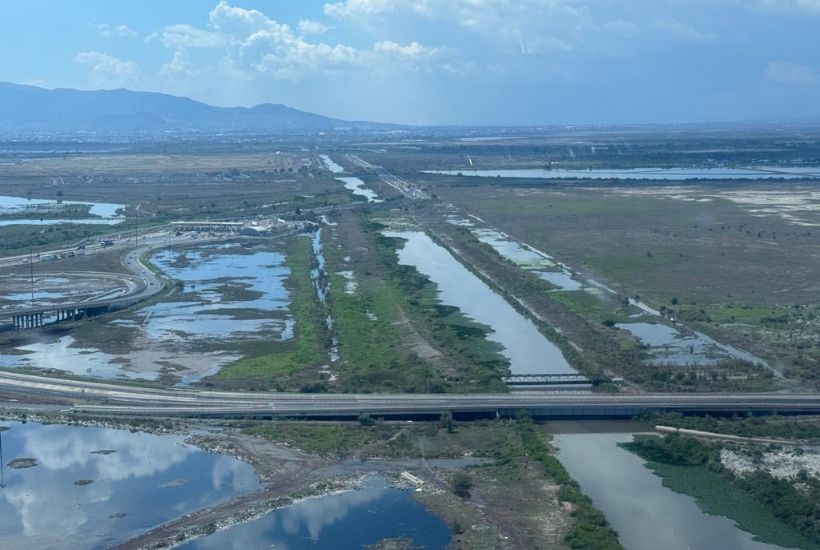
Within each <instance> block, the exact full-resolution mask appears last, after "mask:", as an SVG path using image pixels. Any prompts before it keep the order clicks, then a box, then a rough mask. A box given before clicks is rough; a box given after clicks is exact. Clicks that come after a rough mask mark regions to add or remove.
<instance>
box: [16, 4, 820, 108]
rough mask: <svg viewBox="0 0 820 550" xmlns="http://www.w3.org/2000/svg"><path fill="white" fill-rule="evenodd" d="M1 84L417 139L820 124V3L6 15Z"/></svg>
mask: <svg viewBox="0 0 820 550" xmlns="http://www.w3.org/2000/svg"><path fill="white" fill-rule="evenodd" d="M0 51H2V52H3V53H2V55H0V80H4V81H11V82H18V83H28V84H35V85H40V86H45V87H49V88H54V87H74V88H81V89H98V88H119V87H127V88H131V89H138V90H151V91H161V92H167V93H173V94H177V95H186V96H190V97H193V98H194V99H198V100H201V101H205V102H207V103H211V104H216V105H254V104H257V103H264V102H270V103H285V104H287V105H290V106H293V107H297V108H300V109H305V110H309V111H314V112H318V113H321V114H325V115H330V116H335V117H339V118H345V119H358V120H380V121H393V122H402V123H410V124H416V123H420V124H573V123H574V124H590V123H592V124H594V123H603V124H608V123H647V122H710V121H736V120H760V119H771V118H782V117H789V118H794V117H797V118H799V117H812V118H817V117H820V101H819V100H820V0H329V1H313V0H299V1H290V0H288V1H286V0H267V1H263V0H230V1H225V0H223V1H221V2H220V1H218V0H209V1H206V0H174V1H168V0H163V1H160V0H140V1H124V0H119V1H113V0H82V1H79V0H77V1H74V2H67V1H64V0H50V1H47V0H0Z"/></svg>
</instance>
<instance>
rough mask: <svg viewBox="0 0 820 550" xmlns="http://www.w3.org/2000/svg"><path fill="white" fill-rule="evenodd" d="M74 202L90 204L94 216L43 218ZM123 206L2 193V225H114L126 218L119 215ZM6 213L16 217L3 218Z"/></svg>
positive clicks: (0, 207) (0, 215)
mask: <svg viewBox="0 0 820 550" xmlns="http://www.w3.org/2000/svg"><path fill="white" fill-rule="evenodd" d="M72 204H79V205H85V206H88V207H89V209H88V214H89V216H92V217H89V218H78V219H42V218H43V215H45V214H53V213H54V212H59V211H60V208H62V206H61V205H72ZM123 208H125V205H124V204H112V203H103V202H80V201H62V202H57V201H55V200H48V199H28V198H24V197H10V196H7V195H0V226H4V225H54V224H60V223H77V224H83V225H90V224H103V225H114V224H117V223H120V222H122V221H123V220H124V219H125V218H124V217H122V216H121V215H119V211H120V210H121V209H123ZM20 214H26V216H25V217H21V216H20ZM28 214H30V215H28ZM4 215H14V219H3V216H4Z"/></svg>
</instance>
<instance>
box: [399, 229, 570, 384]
mask: <svg viewBox="0 0 820 550" xmlns="http://www.w3.org/2000/svg"><path fill="white" fill-rule="evenodd" d="M384 234H385V236H388V237H398V238H401V239H406V242H405V243H404V246H402V248H400V249H399V251H398V254H399V261H400V263H402V264H405V265H412V266H413V267H415V268H416V269H418V271H419V272H420V273H422V274H423V275H425V276H427V277H429V278H430V280H432V281H433V282H434V283H436V285H437V286H438V293H439V298H440V300H441V302H442V303H443V304H448V305H452V306H456V307H458V308H459V309H461V311H462V312H463V313H464V314H465V315H466V316H468V317H469V318H471V319H473V320H475V321H477V322H479V323H482V324H484V325H487V326H489V327H491V328H492V329H493V331H492V332H491V333H490V334H488V335H487V339H488V340H492V341H494V342H498V343H499V344H501V345H502V346H504V350H503V351H502V353H503V354H504V356H505V357H507V358H508V359H509V360H510V371H511V372H512V373H513V374H560V373H564V374H573V373H575V370H573V369H572V367H570V365H569V363H568V362H567V361H566V359H565V358H564V355H563V354H562V353H561V350H560V349H559V348H558V347H557V346H556V345H555V344H553V343H552V342H550V341H549V340H547V338H546V337H545V336H544V335H543V334H541V333H540V332H539V331H538V328H537V327H536V326H535V324H534V323H533V322H532V321H531V320H529V319H528V318H526V317H524V316H523V315H521V314H520V313H519V312H518V311H516V310H515V308H513V307H512V306H511V305H510V304H509V303H507V301H506V300H505V299H504V298H502V297H501V296H500V295H499V294H497V293H496V292H495V291H494V290H493V289H492V288H490V287H489V286H487V284H486V283H484V281H482V280H481V279H479V278H478V277H476V276H475V275H474V274H473V273H472V272H470V271H469V270H468V269H467V268H466V267H464V266H463V265H461V263H459V261H458V260H456V259H455V258H454V257H453V256H452V255H451V254H450V253H449V252H448V251H447V250H446V249H444V248H442V247H441V246H439V245H437V244H436V243H435V242H434V241H433V240H432V239H431V238H430V237H429V236H427V235H426V234H425V233H423V232H420V231H405V232H385V233H384Z"/></svg>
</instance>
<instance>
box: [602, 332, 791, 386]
mask: <svg viewBox="0 0 820 550" xmlns="http://www.w3.org/2000/svg"><path fill="white" fill-rule="evenodd" d="M615 326H616V327H618V328H619V329H623V330H627V331H629V332H630V333H632V334H633V335H634V336H636V337H637V338H638V339H639V340H640V341H641V343H643V344H645V345H647V346H649V347H650V353H651V354H652V359H651V361H650V362H652V363H654V364H656V365H704V366H706V365H714V364H716V363H718V361H719V360H720V359H726V358H728V357H734V358H736V359H742V360H744V361H749V362H750V363H755V364H757V365H760V366H763V367H766V368H767V369H769V370H772V372H773V373H774V374H775V376H782V374H780V373H779V372H777V371H774V370H773V369H771V367H770V366H769V365H768V363H766V361H764V360H763V359H761V358H760V357H757V356H755V355H752V354H751V353H749V352H746V351H743V350H740V349H737V348H735V347H733V346H730V345H728V344H722V343H720V342H717V341H716V340H714V339H712V338H710V337H708V336H706V335H705V334H703V333H701V332H697V331H694V332H693V333H692V334H689V335H684V334H682V333H681V332H680V331H678V330H677V329H675V328H673V327H670V326H668V325H665V324H663V323H618V324H616V325H615Z"/></svg>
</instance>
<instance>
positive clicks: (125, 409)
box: [0, 372, 820, 418]
mask: <svg viewBox="0 0 820 550" xmlns="http://www.w3.org/2000/svg"><path fill="white" fill-rule="evenodd" d="M0 392H2V393H5V394H9V395H15V396H17V397H18V399H20V400H21V402H25V401H27V400H32V399H33V398H37V397H46V396H47V397H52V398H61V399H64V400H67V401H68V402H71V403H74V406H73V407H72V410H74V411H75V412H87V413H90V414H98V415H106V416H116V415H123V416H193V417H236V416H240V417H244V416H254V417H352V418H355V417H356V416H358V415H359V414H360V413H369V414H372V415H377V416H415V415H437V414H440V413H441V412H443V411H452V412H454V413H462V414H484V415H486V414H495V413H496V412H499V413H501V414H508V415H514V414H515V413H516V412H517V411H519V410H521V409H526V410H528V411H529V412H530V413H531V414H534V415H544V416H598V417H607V416H610V417H617V416H634V415H635V414H639V413H641V412H651V411H670V410H674V411H682V412H710V413H746V412H778V413H782V414H795V413H813V414H817V413H820V395H818V394H765V393H761V394H631V395H626V394H623V395H620V394H619V395H609V394H595V393H583V392H578V393H573V392H560V393H559V392H521V393H509V394H401V395H380V394H302V393H270V392H254V393H245V392H215V391H200V390H191V389H154V388H139V387H134V386H122V385H116V384H106V383H97V382H86V381H74V380H63V379H59V378H48V377H40V376H33V375H26V374H19V373H14V372H0Z"/></svg>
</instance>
